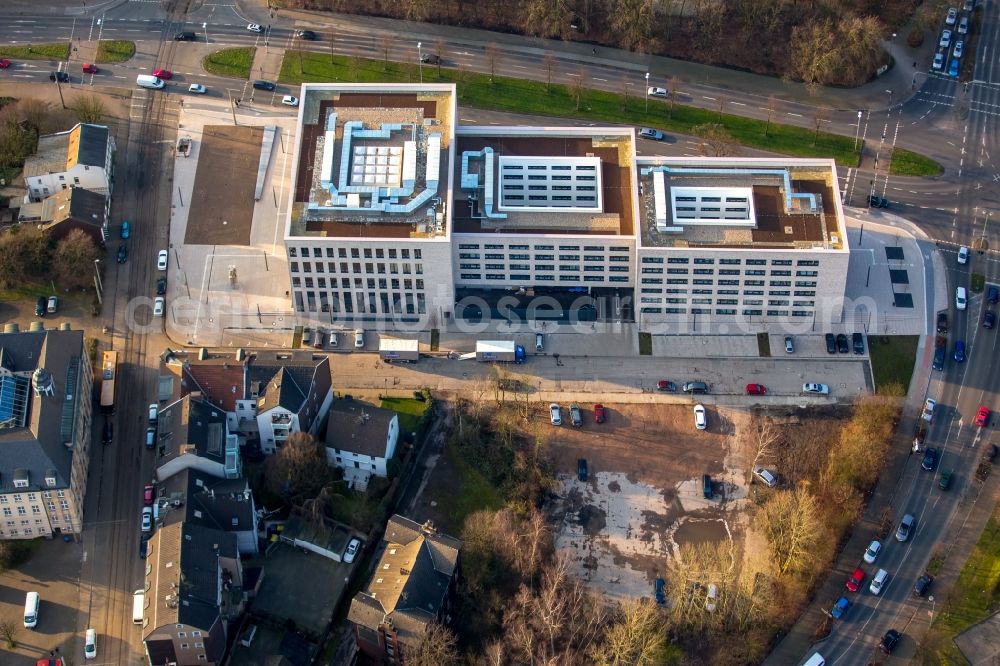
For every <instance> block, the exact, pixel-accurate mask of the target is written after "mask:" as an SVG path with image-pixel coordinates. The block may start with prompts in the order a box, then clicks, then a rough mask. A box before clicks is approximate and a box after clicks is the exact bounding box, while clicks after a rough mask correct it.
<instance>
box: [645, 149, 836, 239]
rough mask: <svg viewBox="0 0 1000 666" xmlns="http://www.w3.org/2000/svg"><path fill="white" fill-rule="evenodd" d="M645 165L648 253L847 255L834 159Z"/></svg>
mask: <svg viewBox="0 0 1000 666" xmlns="http://www.w3.org/2000/svg"><path fill="white" fill-rule="evenodd" d="M637 161H638V164H637V165H636V171H637V173H638V179H639V187H640V190H639V219H640V247H646V248H650V247H664V248H668V247H669V248H696V247H718V248H744V249H745V248H748V247H751V248H761V249H809V250H815V249H829V250H844V249H846V244H845V233H844V230H845V226H844V218H843V210H842V209H841V207H840V199H839V196H838V192H839V191H838V188H837V174H836V170H835V167H834V165H833V162H832V161H828V160H795V159H754V158H742V159H741V158H733V159H731V160H725V161H720V160H718V159H717V158H714V159H711V160H707V159H698V158H695V159H692V158H676V159H664V158H640V159H639V160H637Z"/></svg>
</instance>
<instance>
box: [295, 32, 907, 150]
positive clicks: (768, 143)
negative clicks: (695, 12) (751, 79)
mask: <svg viewBox="0 0 1000 666" xmlns="http://www.w3.org/2000/svg"><path fill="white" fill-rule="evenodd" d="M279 80H280V81H281V82H283V83H289V84H297V83H302V82H305V81H333V82H336V81H342V82H364V83H374V82H383V81H384V82H400V81H402V82H416V81H419V80H420V72H419V70H418V68H417V66H416V65H412V64H404V63H396V62H389V63H387V64H386V63H383V61H381V60H369V59H365V58H354V57H348V56H332V57H331V56H330V55H329V54H325V53H313V52H304V51H286V52H285V57H284V60H283V61H282V64H281V75H280V77H279ZM423 80H424V82H426V83H439V82H445V83H451V82H454V83H458V103H459V104H461V105H463V106H472V107H478V108H484V109H497V110H501V111H516V112H518V113H532V114H538V115H546V116H560V117H570V118H585V119H589V120H595V121H598V122H611V123H616V124H622V123H624V124H631V125H645V126H649V127H657V128H660V129H663V130H666V131H669V132H680V133H685V134H690V133H691V132H692V129H693V128H694V127H696V126H698V125H702V124H705V123H721V124H722V125H723V126H725V128H726V130H727V131H728V132H729V133H730V134H731V135H732V137H733V139H734V140H735V141H736V142H737V143H740V144H743V145H745V146H749V147H752V148H759V149H761V150H770V151H774V152H777V153H784V154H786V155H795V156H799V157H832V158H834V159H836V160H837V162H838V163H839V164H841V165H843V166H857V164H858V155H859V151H858V150H856V149H855V148H854V137H848V136H841V135H837V134H828V133H826V132H820V133H818V134H817V133H815V132H813V131H812V130H810V129H809V128H804V127H793V126H791V125H781V124H777V123H771V125H770V128H768V129H767V133H766V134H765V128H766V123H764V122H763V121H759V120H752V119H750V118H743V117H741V116H734V115H729V114H726V113H722V114H720V113H718V112H716V111H713V110H710V109H698V108H694V107H691V106H684V105H681V104H677V105H675V106H674V108H673V111H672V112H671V111H670V108H669V106H668V104H667V103H665V102H663V101H660V100H652V99H651V100H649V110H648V111H646V110H645V100H644V98H643V97H642V96H641V95H640V96H634V95H633V96H630V97H629V98H628V100H627V104H626V100H625V98H624V96H622V95H619V94H615V93H611V92H604V91H598V90H589V89H583V90H581V91H579V95H578V96H577V95H576V94H575V92H576V91H574V89H573V87H572V86H566V85H555V84H554V85H552V86H551V87H550V88H548V89H547V87H546V85H545V82H543V81H529V80H523V79H512V78H507V77H502V76H498V77H494V80H493V82H490V77H489V76H488V75H486V74H477V73H473V72H468V71H461V70H455V69H448V68H442V69H441V75H440V76H438V68H437V67H436V66H424V68H423ZM638 92H640V93H641V91H638ZM681 92H683V91H681ZM577 97H579V100H578V99H577ZM896 152H897V153H899V152H900V151H896ZM925 159H926V158H925Z"/></svg>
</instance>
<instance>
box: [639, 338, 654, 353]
mask: <svg viewBox="0 0 1000 666" xmlns="http://www.w3.org/2000/svg"><path fill="white" fill-rule="evenodd" d="M652 355H653V334H652V333H639V356H652Z"/></svg>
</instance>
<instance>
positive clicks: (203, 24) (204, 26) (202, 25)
mask: <svg viewBox="0 0 1000 666" xmlns="http://www.w3.org/2000/svg"><path fill="white" fill-rule="evenodd" d="M201 29H202V30H204V31H205V42H206V43H207V42H208V23H207V22H206V23H202V24H201Z"/></svg>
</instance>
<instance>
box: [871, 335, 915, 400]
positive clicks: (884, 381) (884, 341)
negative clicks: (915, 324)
mask: <svg viewBox="0 0 1000 666" xmlns="http://www.w3.org/2000/svg"><path fill="white" fill-rule="evenodd" d="M918 340H919V338H918V336H916V335H895V336H889V337H879V336H874V335H871V336H868V353H869V354H870V355H871V359H872V374H873V375H874V376H875V392H876V393H880V394H883V395H885V394H886V392H887V391H888V393H889V394H890V395H895V394H897V393H898V394H899V395H906V392H907V391H908V390H909V388H910V378H911V377H912V376H913V365H914V363H915V362H916V360H917V342H918ZM897 387H898V388H897ZM900 390H901V391H902V392H901V393H899V391H900Z"/></svg>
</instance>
